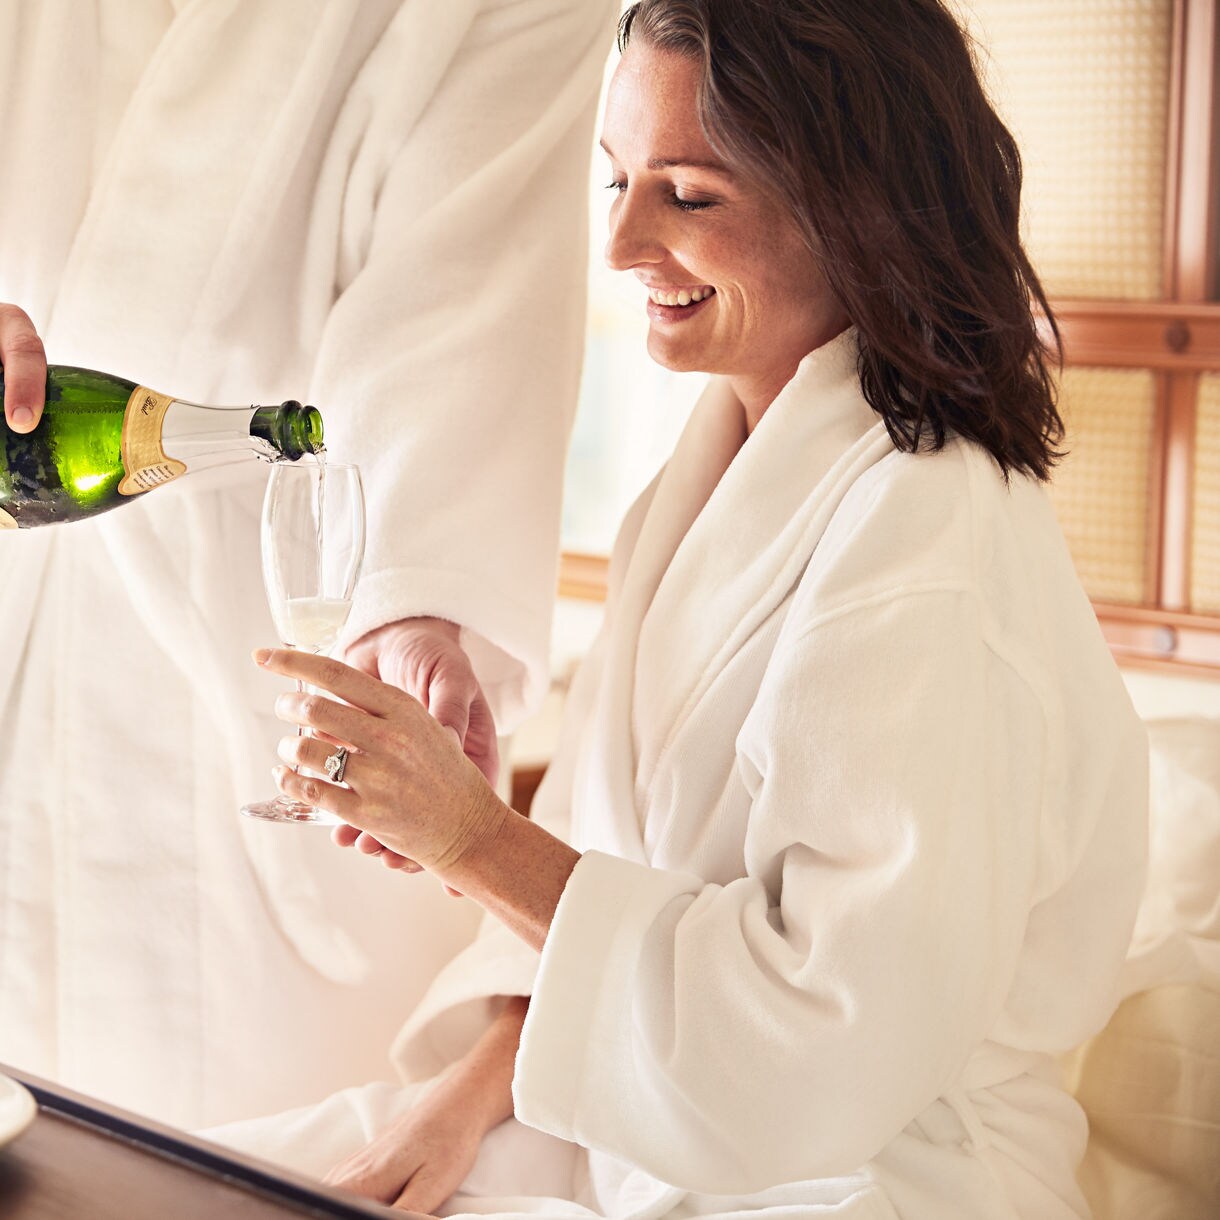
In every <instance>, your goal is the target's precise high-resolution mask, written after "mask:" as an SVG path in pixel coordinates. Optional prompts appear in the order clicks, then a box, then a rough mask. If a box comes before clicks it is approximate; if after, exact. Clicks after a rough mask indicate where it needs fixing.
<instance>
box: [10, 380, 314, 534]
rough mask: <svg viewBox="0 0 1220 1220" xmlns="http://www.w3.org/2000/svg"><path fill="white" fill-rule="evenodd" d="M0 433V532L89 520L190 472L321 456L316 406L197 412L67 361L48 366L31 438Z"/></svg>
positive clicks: (289, 404) (202, 409)
mask: <svg viewBox="0 0 1220 1220" xmlns="http://www.w3.org/2000/svg"><path fill="white" fill-rule="evenodd" d="M3 406H4V372H3V369H0V410H2V409H3ZM0 429H2V430H3V434H4V450H3V460H2V461H0V529H16V528H20V529H26V528H29V527H30V526H35V525H52V524H54V523H56V522H59V521H80V520H83V519H84V518H86V517H94V516H97V514H98V513H104V512H107V511H109V510H110V509H112V508H117V507H118V506H119V505H120V504H125V503H127V502H128V501H129V500H131V499H132V498H134V497H135V496H139V495H143V494H144V493H145V492H147V491H152V490H153V488H155V487H160V486H161V485H162V484H164V483H169V482H171V481H172V480H174V479H176V478H178V477H179V476H180V475H183V474H186V473H187V472H188V471H195V470H205V469H208V468H209V467H213V466H220V465H224V464H227V463H229V462H235V461H243V460H249V459H252V458H261V459H263V460H264V461H268V462H282V461H289V462H295V461H296V460H297V459H298V458H301V457H303V456H304V455H305V454H307V453H314V454H316V453H321V452H322V417H321V415H320V414H319V413H318V411H317V410H316V409H315V408H314V407H303V406H301V404H300V403H298V402H286V403H283V404H281V405H280V406H278V407H259V406H251V407H206V406H199V405H197V404H195V403H189V402H183V401H181V400H180V399H176V398H170V397H168V396H167V395H165V394H157V393H156V392H154V391H152V390H149V389H147V388H146V387H145V386H139V385H136V384H135V383H134V382H131V381H125V380H124V379H123V378H122V377H114V376H111V374H109V373H97V372H94V371H92V370H90V369H78V368H71V367H69V366H67V365H51V366H50V367H49V369H48V370H47V390H46V406H45V408H44V409H43V414H42V419H41V420H39V422H38V426H37V427H36V428H35V429H34V431H33V432H29V433H25V434H24V435H23V434H20V433H17V432H14V431H12V430H11V429H10V428H8V427H5V425H4V423H3V421H2V420H0Z"/></svg>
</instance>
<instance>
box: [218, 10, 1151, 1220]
mask: <svg viewBox="0 0 1220 1220" xmlns="http://www.w3.org/2000/svg"><path fill="white" fill-rule="evenodd" d="M621 41H622V44H623V47H624V51H623V55H622V59H621V61H620V63H619V65H618V68H617V71H616V73H615V77H614V81H613V83H612V86H611V88H610V92H609V97H608V101H607V108H606V120H605V127H604V139H603V144H604V147H605V149H606V151H607V153H608V155H609V157H610V161H611V172H612V179H613V181H612V185H613V187H614V190H615V192H616V196H615V199H614V202H613V205H612V210H611V217H610V236H609V243H608V246H607V260H608V262H609V263H610V265H611V266H613V267H615V268H618V269H620V270H623V271H628V272H630V273H631V275H632V276H634V278H635V279H636V280H637V281H639V283H640V284H641V285H642V289H644V290H646V291H642V290H641V291H639V299H640V306H641V309H642V310H645V311H646V314H647V319H648V348H649V352H650V353H651V355H652V356H653V358H654V359H655V360H657V361H658V362H659V363H661V364H662V365H664V366H666V367H667V368H670V369H678V370H698V371H701V372H705V373H709V374H711V382H710V385H709V387H708V389H707V391H706V392H705V394H704V395H703V397H702V398H701V399H700V402H699V403H698V404H697V406H696V407H695V410H694V412H693V414H692V416H691V419H690V422H689V423H688V425H687V427H686V430H685V431H684V433H683V435H682V437H681V438H680V440H679V441H678V444H677V446H676V448H675V450H674V453H673V455H672V456H671V458H670V460H669V462H668V463H667V465H666V466H665V468H664V470H663V471H662V472H661V473H660V474H659V475H658V477H657V478H656V479H655V480H654V481H653V483H652V484H651V486H649V488H648V489H647V490H646V491H645V492H644V493H643V494H642V495H641V496H640V498H639V499H638V501H637V502H636V504H635V505H634V506H633V507H632V509H631V510H630V512H629V513H628V514H627V517H626V520H625V521H624V523H623V527H622V529H621V532H620V534H619V539H618V542H617V544H616V547H615V552H614V557H613V559H612V562H611V569H610V596H609V600H608V603H607V608H606V620H605V625H604V627H603V631H602V634H601V636H600V638H599V640H598V642H597V644H596V645H595V646H594V648H593V649H592V650H591V653H590V655H589V657H588V659H587V661H586V662H585V664H584V666H583V668H582V669H581V671H580V672H579V674H578V675H577V677H576V678H575V680H574V682H573V685H572V689H571V694H570V696H569V700H568V708H567V716H568V722H567V725H566V727H565V729H564V731H563V734H562V736H561V739H560V742H559V745H558V747H557V750H556V754H555V757H554V760H553V762H552V764H551V767H550V770H549V771H548V774H547V777H546V779H545V780H544V782H543V784H542V786H541V788H540V789H539V790H538V792H537V794H536V796H535V799H534V804H533V809H532V814H533V816H532V818H531V819H527V818H525V817H522V816H521V815H519V814H518V813H516V812H514V811H513V810H512V809H509V808H508V807H507V806H505V805H504V804H503V803H502V802H501V801H500V800H499V799H498V798H497V797H496V796H495V794H494V793H493V792H492V791H491V790H490V789H489V788H488V787H487V785H486V783H485V782H484V781H483V780H482V778H481V777H480V775H479V774H478V772H477V771H476V770H475V769H474V768H472V767H471V766H469V765H468V764H464V762H463V760H462V758H461V755H460V752H458V751H457V750H456V748H455V747H454V746H453V744H452V742H451V741H449V740H448V739H447V738H446V736H445V734H444V733H443V732H442V731H441V730H440V729H439V728H438V727H437V726H435V725H434V724H432V723H431V722H430V721H429V719H428V717H427V716H426V715H425V714H424V712H423V710H422V709H421V708H420V707H418V706H416V705H413V704H412V703H411V701H410V700H407V699H406V698H405V697H401V696H399V695H398V694H397V693H393V692H391V693H387V692H386V691H384V690H383V689H382V688H381V687H380V685H379V684H378V683H376V682H374V681H372V680H370V679H369V678H368V677H367V676H365V675H360V674H357V673H355V672H354V671H353V670H350V669H347V668H346V667H344V666H342V665H339V664H337V663H335V662H325V661H319V660H316V659H312V658H306V657H300V656H296V655H293V654H290V653H276V654H272V655H270V656H268V657H265V658H264V661H265V662H266V663H267V664H268V665H269V667H271V668H273V669H275V670H276V672H278V673H282V674H285V675H289V676H296V677H300V678H302V679H303V680H305V681H307V682H309V683H310V684H312V685H314V686H316V687H318V688H320V689H322V690H324V691H329V692H330V693H331V695H333V696H335V698H329V697H327V696H325V695H317V696H312V697H310V698H308V699H305V700H302V699H299V698H295V697H289V698H288V699H287V700H286V701H285V702H284V705H283V707H282V708H281V715H282V717H283V718H284V719H286V720H288V721H289V722H290V723H294V724H304V725H308V726H310V727H312V728H314V729H318V730H320V731H322V732H323V733H325V734H326V735H327V736H328V737H329V738H330V739H331V741H332V742H337V743H339V744H341V745H343V746H346V747H348V748H349V749H350V750H351V752H352V753H351V757H350V758H349V759H348V766H347V769H346V774H345V781H346V786H344V787H342V788H340V787H337V786H336V785H334V784H327V783H326V782H325V781H323V780H321V779H306V778H302V777H297V776H293V775H292V774H291V773H289V772H287V771H284V772H281V776H280V779H281V783H282V785H283V786H284V787H285V790H286V791H288V792H290V793H292V794H297V793H300V792H305V794H307V795H309V796H311V797H316V799H317V800H318V801H319V803H321V804H323V805H324V806H325V807H327V808H331V809H333V810H335V811H336V812H337V813H339V814H340V816H342V817H343V818H344V819H345V820H346V821H347V822H349V823H350V825H351V826H353V827H356V828H358V829H360V830H362V831H366V832H368V833H369V834H371V835H374V836H376V838H377V840H378V841H379V842H381V843H384V844H386V845H387V846H388V847H389V848H391V849H392V850H393V851H394V852H396V853H398V854H399V855H400V856H404V857H409V858H411V859H413V860H416V861H418V862H419V863H420V864H422V865H423V866H425V867H427V868H428V869H430V870H431V871H432V872H433V873H434V874H436V875H437V876H438V877H439V878H440V879H441V880H442V881H443V882H444V883H445V884H447V885H449V886H450V887H452V888H454V889H457V890H459V891H461V892H462V893H463V894H465V895H467V897H469V898H471V899H473V900H475V901H476V902H478V903H479V904H481V905H482V906H483V907H484V908H485V909H486V910H487V911H488V912H489V913H490V914H491V915H492V916H493V917H494V919H495V921H496V922H497V924H498V925H500V926H499V927H494V928H492V929H491V930H489V932H488V935H487V936H486V937H485V938H484V939H483V940H481V941H480V942H479V943H478V944H476V945H475V946H474V947H473V948H472V949H471V950H470V951H469V952H468V953H467V954H465V955H464V956H463V957H462V958H460V959H458V961H457V962H455V963H454V964H453V965H452V966H451V967H450V968H449V970H448V971H446V973H445V975H444V976H443V977H442V978H441V979H440V980H439V981H438V983H437V984H436V986H435V987H434V989H433V991H432V992H431V994H430V996H429V997H428V999H427V1000H426V1001H425V1003H424V1005H423V1006H422V1008H421V1009H420V1010H419V1012H418V1013H417V1014H416V1016H415V1017H414V1018H413V1019H412V1021H411V1022H410V1023H409V1025H408V1028H407V1030H406V1031H405V1032H404V1036H403V1038H402V1040H401V1042H400V1053H401V1055H402V1060H403V1063H404V1064H405V1066H406V1067H407V1069H408V1070H409V1071H414V1072H415V1073H416V1074H417V1075H418V1076H419V1077H421V1078H422V1077H426V1076H427V1075H429V1074H430V1073H434V1072H437V1071H443V1072H444V1074H443V1076H442V1077H441V1078H440V1079H439V1081H437V1082H435V1083H433V1084H430V1085H427V1086H426V1087H425V1088H424V1089H423V1090H418V1091H412V1090H406V1091H404V1092H401V1093H398V1094H395V1095H394V1096H393V1097H392V1098H391V1099H390V1100H389V1101H388V1102H387V1099H386V1096H385V1093H384V1091H377V1090H370V1091H365V1092H363V1093H354V1094H347V1095H342V1096H340V1097H336V1098H332V1099H331V1101H329V1102H327V1103H325V1104H324V1105H323V1106H321V1107H319V1108H318V1109H317V1110H315V1111H312V1112H309V1113H305V1114H298V1115H295V1116H291V1117H289V1118H286V1119H284V1120H283V1121H282V1122H280V1123H276V1122H274V1121H273V1122H271V1123H270V1124H261V1125H256V1126H254V1127H247V1128H244V1129H241V1130H230V1131H228V1132H223V1133H220V1134H221V1136H222V1138H224V1139H226V1140H228V1141H230V1142H235V1143H239V1144H241V1145H242V1146H245V1147H247V1148H249V1149H251V1150H254V1151H259V1152H262V1153H264V1154H266V1155H273V1156H278V1157H282V1158H283V1159H285V1160H287V1161H288V1162H289V1163H290V1164H293V1165H295V1166H296V1167H298V1168H302V1169H312V1170H314V1171H321V1170H323V1169H325V1168H326V1166H327V1164H328V1162H333V1161H334V1160H339V1158H340V1157H346V1159H344V1160H341V1161H340V1163H339V1165H338V1167H337V1168H336V1169H335V1170H333V1174H332V1180H333V1181H336V1182H339V1183H342V1184H344V1185H347V1186H349V1187H351V1188H352V1189H355V1190H358V1191H360V1192H361V1193H364V1194H368V1195H372V1196H374V1197H376V1198H379V1199H382V1200H383V1201H386V1202H397V1203H398V1205H399V1206H401V1207H404V1208H414V1209H417V1210H433V1209H435V1208H436V1207H438V1206H439V1205H441V1204H442V1203H443V1202H445V1200H446V1199H449V1196H450V1195H451V1194H452V1195H453V1196H454V1197H453V1198H452V1199H449V1202H448V1204H447V1210H448V1211H449V1212H454V1211H462V1210H464V1209H467V1208H469V1209H470V1210H472V1211H478V1212H481V1213H487V1212H511V1213H514V1214H519V1213H521V1212H522V1211H533V1212H535V1213H538V1214H544V1215H549V1216H553V1217H576V1216H582V1217H584V1216H591V1215H609V1216H613V1215H628V1214H630V1215H637V1216H642V1215H647V1216H650V1217H654V1218H656V1220H661V1218H663V1217H670V1218H671V1220H679V1218H681V1217H690V1216H707V1217H713V1216H715V1217H720V1218H721V1220H728V1218H739V1220H745V1218H746V1217H755V1218H757V1217H758V1216H759V1215H760V1214H766V1213H773V1214H775V1215H777V1216H778V1215H780V1214H785V1215H792V1214H802V1215H805V1214H812V1213H813V1212H815V1211H816V1212H817V1214H819V1215H827V1216H835V1217H837V1218H839V1220H895V1218H896V1217H900V1218H901V1220H991V1218H993V1217H1001V1216H1003V1217H1014V1216H1018V1217H1021V1218H1022V1220H1071V1218H1077V1220H1078V1218H1079V1217H1080V1216H1082V1215H1084V1214H1086V1213H1087V1209H1086V1208H1085V1205H1084V1202H1083V1200H1082V1198H1081V1196H1080V1194H1079V1190H1078V1188H1077V1186H1076V1183H1075V1180H1074V1176H1073V1174H1074V1168H1075V1163H1076V1161H1077V1160H1078V1159H1079V1156H1080V1153H1081V1151H1082V1150H1083V1146H1084V1134H1085V1131H1084V1123H1083V1118H1082V1115H1081V1112H1080V1110H1079V1108H1078V1107H1077V1106H1076V1104H1075V1102H1074V1101H1073V1100H1072V1099H1071V1098H1070V1097H1069V1096H1068V1095H1067V1093H1065V1092H1064V1091H1063V1089H1062V1088H1061V1087H1060V1085H1059V1081H1058V1078H1057V1071H1056V1067H1055V1062H1056V1056H1058V1055H1060V1054H1062V1053H1063V1052H1064V1051H1066V1050H1068V1049H1069V1048H1071V1047H1072V1046H1074V1045H1075V1044H1077V1043H1079V1042H1080V1041H1082V1040H1083V1039H1084V1038H1085V1037H1087V1036H1088V1035H1089V1034H1090V1033H1091V1032H1093V1031H1094V1030H1096V1029H1097V1028H1099V1027H1100V1026H1101V1025H1102V1024H1104V1022H1105V1021H1106V1019H1107V1017H1108V1016H1109V1015H1110V1013H1111V1011H1112V1010H1113V1005H1114V996H1115V985H1116V979H1117V976H1118V972H1119V969H1120V965H1121V962H1122V959H1123V955H1124V951H1125V949H1126V947H1127V944H1128V940H1129V937H1130V931H1131V923H1132V919H1133V916H1134V912H1135V907H1136V903H1137V899H1138V896H1139V892H1140V887H1141V882H1142V866H1143V852H1144V845H1145V840H1146V827H1145V822H1144V819H1145V812H1146V810H1145V790H1146V743H1145V740H1144V737H1143V733H1142V729H1141V726H1140V724H1139V721H1138V720H1137V719H1136V717H1135V714H1134V712H1133V710H1132V708H1131V705H1130V703H1129V701H1128V699H1127V697H1126V694H1125V692H1124V689H1123V686H1122V682H1121V680H1120V678H1119V676H1118V673H1117V671H1116V670H1115V668H1114V666H1113V663H1112V662H1111V660H1110V657H1109V654H1108V652H1107V650H1106V647H1105V645H1104V643H1103V641H1102V639H1101V637H1100V634H1099V631H1098V627H1097V623H1096V621H1095V619H1094V618H1093V616H1092V614H1091V612H1090V610H1089V606H1088V603H1087V601H1086V600H1085V598H1084V596H1083V595H1082V593H1081V590H1080V588H1079V585H1078V584H1077V582H1076V578H1075V575H1074V573H1073V569H1072V565H1071V561H1070V559H1069V557H1068V554H1067V551H1066V548H1065V546H1064V543H1063V539H1062V537H1061V535H1060V532H1059V529H1058V526H1057V524H1056V522H1055V517H1054V513H1053V511H1052V510H1051V508H1050V506H1049V503H1048V501H1047V498H1046V495H1045V490H1044V488H1043V486H1042V479H1043V477H1044V476H1045V474H1046V473H1047V471H1048V469H1049V467H1050V466H1051V464H1052V463H1053V461H1054V457H1055V452H1054V442H1055V439H1056V437H1057V435H1058V428H1059V424H1058V416H1057V414H1056V412H1055V407H1054V403H1053V401H1052V399H1051V397H1050V395H1049V392H1048V383H1047V377H1046V362H1047V360H1048V359H1049V357H1048V355H1047V353H1045V352H1044V351H1043V349H1042V348H1041V347H1040V346H1039V344H1038V341H1037V336H1036V331H1035V328H1034V323H1033V318H1032V314H1031V301H1033V300H1039V299H1041V295H1040V289H1039V287H1038V285H1037V281H1036V279H1035V278H1034V276H1033V273H1032V271H1031V270H1030V268H1029V264H1028V261H1027V260H1026V258H1025V256H1024V253H1023V251H1022V249H1021V244H1020V239H1019V236H1018V233H1017V228H1016V217H1017V205H1018V200H1019V191H1020V172H1019V165H1018V161H1017V158H1016V153H1015V148H1014V146H1013V144H1012V140H1011V137H1009V136H1008V133H1007V132H1006V131H1005V130H1004V128H1003V126H1002V125H1001V124H1000V123H999V121H998V119H996V117H995V115H994V114H993V113H992V111H991V110H990V108H989V106H988V105H987V103H986V100H985V98H984V97H983V94H982V90H981V88H980V86H979V83H978V81H977V79H976V78H975V76H974V72H973V67H972V63H971V58H970V53H969V48H968V45H967V43H966V40H965V38H964V37H963V35H962V33H961V31H960V30H959V29H958V27H957V26H956V25H955V23H954V21H953V20H952V18H951V17H950V15H949V13H948V12H947V10H946V9H945V8H944V7H943V6H942V5H941V4H940V3H938V2H937V0H873V2H872V3H870V4H869V5H866V6H861V5H860V4H859V3H858V0H783V3H778V2H774V0H768V2H763V0H641V2H640V3H639V4H636V5H634V6H632V8H630V9H629V10H628V12H627V14H626V16H625V17H624V19H623V23H622V26H621ZM283 748H284V751H285V754H284V757H285V758H286V759H287V760H288V761H304V762H307V763H309V764H310V765H312V766H314V767H317V766H319V765H320V764H321V763H322V762H323V761H324V760H323V757H322V747H321V746H319V745H317V744H316V743H314V744H310V745H302V744H300V743H298V741H297V739H296V738H295V737H291V738H288V739H286V742H285V745H284V747H283ZM303 750H307V751H311V753H309V754H308V755H305V754H302V753H299V751H303ZM304 785H311V788H310V789H305V788H304ZM539 950H541V953H540V954H539V952H538V951H539ZM488 1000H494V1001H496V1003H494V1004H491V1005H486V1003H485V1002H486V1001H488ZM475 1008H477V1009H478V1012H479V1016H480V1018H481V1020H480V1021H479V1022H477V1023H476V1028H475V1029H474V1031H473V1032H471V1031H470V1027H469V1025H468V1024H467V1023H468V1022H469V1021H470V1019H471V1017H472V1011H473V1010H474V1009H475ZM462 1029H465V1030H466V1031H467V1033H466V1035H465V1037H463V1036H462V1035H460V1034H458V1033H457V1032H455V1031H457V1030H462ZM438 1046H443V1047H445V1048H446V1050H447V1052H448V1053H445V1054H440V1055H438V1054H437V1053H436V1048H437V1047H438ZM455 1047H457V1048H458V1050H457V1053H456V1055H455V1054H454V1053H452V1052H453V1051H454V1048H455ZM370 1127H371V1128H376V1129H378V1130H380V1132H381V1134H380V1135H378V1136H377V1138H376V1139H374V1140H373V1142H372V1143H370V1144H368V1145H367V1146H361V1145H362V1144H363V1142H364V1137H363V1133H364V1131H366V1130H368V1129H369V1128H370ZM493 1128H494V1130H493ZM455 1191H456V1194H455V1193H454V1192H455ZM522 1195H527V1196H530V1198H529V1199H528V1200H526V1201H524V1202H523V1201H522V1199H521V1198H520V1196H522ZM548 1195H549V1196H551V1197H543V1196H548ZM474 1196H478V1197H477V1198H476V1197H474Z"/></svg>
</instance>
